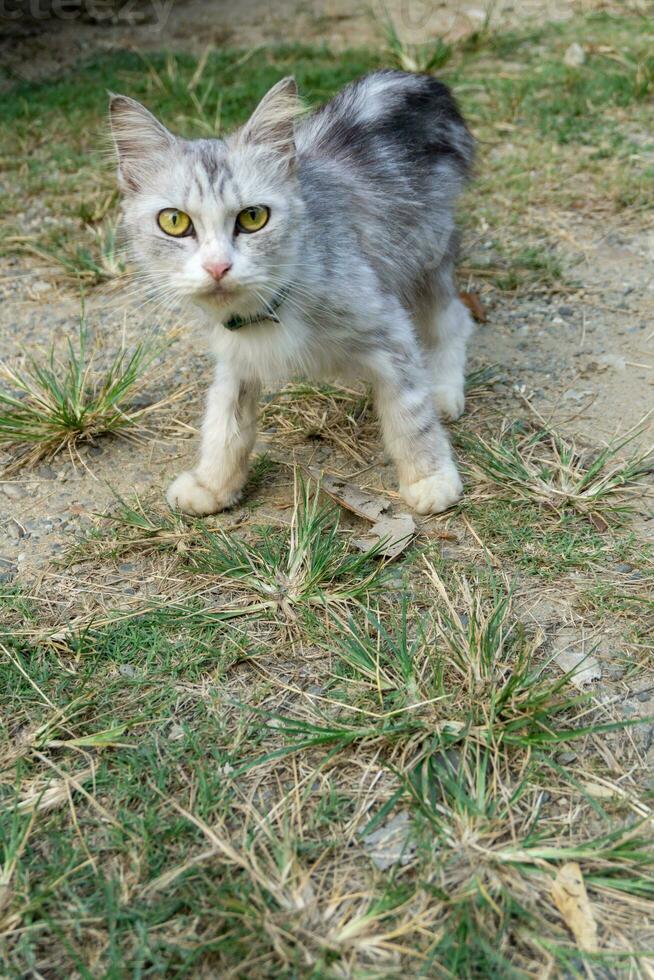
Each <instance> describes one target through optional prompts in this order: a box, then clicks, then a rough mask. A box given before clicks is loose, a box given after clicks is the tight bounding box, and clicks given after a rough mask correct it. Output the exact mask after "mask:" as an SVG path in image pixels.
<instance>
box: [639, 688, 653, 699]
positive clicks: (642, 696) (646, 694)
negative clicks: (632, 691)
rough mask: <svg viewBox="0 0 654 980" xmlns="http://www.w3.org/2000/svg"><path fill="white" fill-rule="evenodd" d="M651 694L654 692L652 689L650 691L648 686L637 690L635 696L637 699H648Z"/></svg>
mask: <svg viewBox="0 0 654 980" xmlns="http://www.w3.org/2000/svg"><path fill="white" fill-rule="evenodd" d="M653 694H654V691H651V690H650V689H649V688H648V689H647V690H646V691H639V692H638V694H637V695H636V698H637V699H638V700H639V701H650V700H651V698H652V695H653Z"/></svg>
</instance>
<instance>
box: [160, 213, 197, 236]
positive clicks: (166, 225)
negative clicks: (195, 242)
mask: <svg viewBox="0 0 654 980" xmlns="http://www.w3.org/2000/svg"><path fill="white" fill-rule="evenodd" d="M157 221H158V223H159V227H160V228H161V230H162V231H165V232H166V234H167V235H172V236H173V237H174V238H181V237H182V235H190V233H191V232H192V231H193V222H192V221H191V219H190V218H189V216H188V215H187V214H186V212H185V211H178V210H177V208H164V210H163V211H160V212H159V216H158V218H157Z"/></svg>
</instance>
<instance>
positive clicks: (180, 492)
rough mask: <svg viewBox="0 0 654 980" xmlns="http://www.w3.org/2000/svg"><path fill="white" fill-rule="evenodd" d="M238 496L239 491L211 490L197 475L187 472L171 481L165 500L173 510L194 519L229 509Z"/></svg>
mask: <svg viewBox="0 0 654 980" xmlns="http://www.w3.org/2000/svg"><path fill="white" fill-rule="evenodd" d="M239 496H240V491H236V492H234V491H233V490H232V491H229V492H226V493H221V492H220V491H218V490H213V489H212V488H211V487H209V486H207V485H206V484H205V483H203V482H202V481H201V480H200V479H199V478H198V476H197V474H195V473H193V472H191V471H190V470H187V472H186V473H181V474H180V475H179V476H178V477H177V479H176V480H173V482H172V483H171V485H170V487H169V488H168V493H167V494H166V500H167V501H168V504H169V505H170V507H172V508H173V510H181V511H183V512H184V513H185V514H192V515H193V516H194V517H204V516H205V515H206V514H215V513H217V512H218V511H219V510H224V509H225V507H231V505H232V504H235V503H236V501H237V500H238V498H239Z"/></svg>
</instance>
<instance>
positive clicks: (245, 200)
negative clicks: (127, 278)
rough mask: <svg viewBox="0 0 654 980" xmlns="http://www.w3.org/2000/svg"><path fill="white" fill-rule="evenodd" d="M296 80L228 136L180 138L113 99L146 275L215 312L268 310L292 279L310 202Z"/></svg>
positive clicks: (127, 212)
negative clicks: (298, 133) (298, 132)
mask: <svg viewBox="0 0 654 980" xmlns="http://www.w3.org/2000/svg"><path fill="white" fill-rule="evenodd" d="M297 107H298V103H297V97H296V94H295V87H294V83H293V82H292V80H289V79H285V80H284V81H282V82H280V83H279V84H278V85H276V86H275V87H274V88H273V89H271V91H270V92H269V93H268V95H267V96H266V97H265V98H264V99H263V101H262V102H261V103H260V105H259V106H258V107H257V109H256V111H255V112H254V114H253V116H252V117H251V119H250V120H249V122H248V123H246V125H245V126H244V127H243V128H242V129H241V130H239V131H238V132H237V133H235V134H234V135H233V136H232V137H229V138H228V139H227V140H225V141H223V140H219V139H215V140H190V141H189V140H182V139H178V138H177V137H175V136H173V135H172V134H171V133H169V132H168V130H166V129H165V128H164V127H163V126H162V125H161V124H160V123H159V122H158V121H157V120H156V119H155V118H154V117H153V116H152V115H151V114H150V113H149V112H148V111H147V109H145V108H144V107H143V106H141V105H140V104H139V103H137V102H134V101H133V100H131V99H127V98H125V97H124V96H114V97H113V98H112V101H111V123H112V132H113V136H114V141H115V144H116V148H117V152H118V161H119V180H120V184H121V188H122V190H123V193H124V199H123V215H124V222H125V226H126V229H127V232H128V234H129V237H130V242H131V246H132V250H133V253H134V255H135V257H136V259H137V261H138V262H139V265H140V266H141V269H142V271H143V273H144V274H145V277H146V281H147V282H148V283H149V285H151V286H152V287H153V288H154V289H155V290H156V291H157V292H159V293H160V295H161V297H162V299H166V298H171V299H174V298H176V297H187V298H190V299H191V300H193V301H194V302H196V303H198V304H200V305H201V306H203V307H204V308H205V309H207V310H208V311H209V312H213V313H215V315H216V317H218V318H220V317H223V318H224V317H225V316H227V315H231V314H232V313H240V314H247V313H254V312H256V311H258V310H261V309H262V307H264V305H265V303H266V302H267V301H268V300H270V299H271V298H272V297H273V296H274V294H275V293H276V292H278V291H279V289H280V288H281V287H283V286H284V285H286V284H287V282H288V275H289V270H290V269H291V268H292V266H293V264H294V257H295V254H296V251H295V250H296V248H297V242H298V237H299V235H298V232H299V229H300V227H301V223H302V221H303V213H304V207H303V202H302V198H301V196H300V194H299V189H298V184H297V180H296V176H295V156H294V154H295V148H294V143H293V118H294V116H295V115H296V114H297V111H298V108H297Z"/></svg>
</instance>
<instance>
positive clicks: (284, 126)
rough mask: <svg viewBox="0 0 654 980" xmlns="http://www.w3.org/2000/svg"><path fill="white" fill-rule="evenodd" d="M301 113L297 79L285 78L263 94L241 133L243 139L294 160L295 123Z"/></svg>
mask: <svg viewBox="0 0 654 980" xmlns="http://www.w3.org/2000/svg"><path fill="white" fill-rule="evenodd" d="M301 112H302V103H301V102H300V100H299V98H298V94H297V85H296V82H295V79H294V78H292V77H291V76H289V77H288V78H282V80H281V82H277V84H276V85H273V87H272V88H271V89H270V91H269V92H267V93H266V94H265V95H264V97H263V99H262V100H261V102H260V103H259V105H258V106H257V107H256V109H255V110H254V112H253V113H252V115H251V116H250V118H249V119H248V121H247V122H246V124H245V126H244V127H243V129H242V130H241V134H240V135H241V139H242V140H243V141H244V142H248V143H262V144H265V145H267V146H269V147H271V148H272V149H274V150H276V151H277V152H278V153H280V154H281V155H282V156H285V157H287V158H288V160H289V162H290V161H291V160H292V159H293V158H294V157H295V135H294V130H295V120H296V118H297V117H298V116H299V115H300V113H301Z"/></svg>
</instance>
